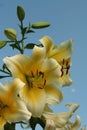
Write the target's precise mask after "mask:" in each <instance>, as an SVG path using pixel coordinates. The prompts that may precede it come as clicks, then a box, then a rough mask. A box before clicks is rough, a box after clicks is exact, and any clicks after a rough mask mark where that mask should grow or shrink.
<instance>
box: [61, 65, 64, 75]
mask: <svg viewBox="0 0 87 130" xmlns="http://www.w3.org/2000/svg"><path fill="white" fill-rule="evenodd" d="M63 74H64V72H63V66H62V68H61V77H62V76H63Z"/></svg>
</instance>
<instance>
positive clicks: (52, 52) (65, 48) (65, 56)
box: [39, 36, 73, 86]
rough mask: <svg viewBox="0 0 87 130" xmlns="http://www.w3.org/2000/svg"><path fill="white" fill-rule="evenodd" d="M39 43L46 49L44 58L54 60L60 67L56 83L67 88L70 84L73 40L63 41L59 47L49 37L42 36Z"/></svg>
mask: <svg viewBox="0 0 87 130" xmlns="http://www.w3.org/2000/svg"><path fill="white" fill-rule="evenodd" d="M39 41H40V42H41V43H42V44H43V46H44V47H45V48H46V56H47V57H48V58H54V59H55V60H56V61H57V62H58V63H59V64H60V65H61V76H60V77H59V78H58V83H59V84H60V85H62V86H69V85H70V84H71V83H72V80H71V78H70V71H69V70H70V66H71V55H72V52H73V48H72V43H73V40H72V39H70V40H68V41H65V42H63V43H61V44H60V45H59V46H56V45H55V44H54V42H53V40H52V39H51V38H50V37H49V36H44V37H42V38H41V39H40V40H39Z"/></svg>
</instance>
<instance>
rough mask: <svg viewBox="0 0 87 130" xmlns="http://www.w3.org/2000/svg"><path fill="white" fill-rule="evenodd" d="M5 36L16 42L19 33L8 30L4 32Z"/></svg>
mask: <svg viewBox="0 0 87 130" xmlns="http://www.w3.org/2000/svg"><path fill="white" fill-rule="evenodd" d="M4 34H5V35H6V37H7V38H8V39H10V40H16V37H17V32H16V30H14V29H11V28H8V29H5V30H4Z"/></svg>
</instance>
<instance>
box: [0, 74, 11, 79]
mask: <svg viewBox="0 0 87 130" xmlns="http://www.w3.org/2000/svg"><path fill="white" fill-rule="evenodd" d="M7 77H10V75H6V76H0V79H3V78H7Z"/></svg>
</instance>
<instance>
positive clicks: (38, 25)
mask: <svg viewBox="0 0 87 130" xmlns="http://www.w3.org/2000/svg"><path fill="white" fill-rule="evenodd" d="M49 26H50V23H48V22H35V23H33V24H32V26H31V27H32V28H34V29H40V28H46V27H49Z"/></svg>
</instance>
